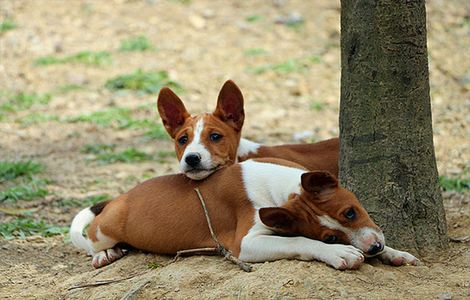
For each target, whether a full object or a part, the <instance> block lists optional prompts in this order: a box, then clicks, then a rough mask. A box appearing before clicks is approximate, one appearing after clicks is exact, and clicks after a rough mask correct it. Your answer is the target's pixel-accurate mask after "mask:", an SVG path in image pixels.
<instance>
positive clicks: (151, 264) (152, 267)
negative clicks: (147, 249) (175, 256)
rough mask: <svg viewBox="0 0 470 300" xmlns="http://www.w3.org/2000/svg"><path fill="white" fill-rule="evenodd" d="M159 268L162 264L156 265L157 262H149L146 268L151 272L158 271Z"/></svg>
mask: <svg viewBox="0 0 470 300" xmlns="http://www.w3.org/2000/svg"><path fill="white" fill-rule="evenodd" d="M161 267H163V265H162V264H159V263H157V262H149V263H148V264H147V268H149V269H152V270H153V269H158V268H161Z"/></svg>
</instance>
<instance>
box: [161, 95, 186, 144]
mask: <svg viewBox="0 0 470 300" xmlns="http://www.w3.org/2000/svg"><path fill="white" fill-rule="evenodd" d="M157 107H158V112H159V113H160V117H161V118H162V121H163V125H164V126H165V129H166V131H168V133H169V134H170V136H171V137H172V138H175V135H176V133H177V132H178V129H180V127H181V126H182V125H183V124H184V122H185V120H186V118H189V117H190V116H191V115H190V114H189V113H188V111H187V110H186V108H185V107H184V104H183V102H182V101H181V99H180V98H178V96H176V94H175V93H173V91H172V90H170V89H169V88H167V87H164V88H162V89H161V90H160V94H159V95H158V102H157Z"/></svg>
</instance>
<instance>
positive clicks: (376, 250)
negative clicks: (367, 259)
mask: <svg viewBox="0 0 470 300" xmlns="http://www.w3.org/2000/svg"><path fill="white" fill-rule="evenodd" d="M383 249H384V246H383V245H382V244H381V243H379V242H376V243H374V244H373V245H372V246H370V248H369V250H368V251H367V254H369V255H375V254H377V253H379V252H380V251H382V250H383Z"/></svg>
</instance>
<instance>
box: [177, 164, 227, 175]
mask: <svg viewBox="0 0 470 300" xmlns="http://www.w3.org/2000/svg"><path fill="white" fill-rule="evenodd" d="M220 168H222V165H217V166H215V167H213V168H210V169H202V168H192V169H189V170H186V171H185V173H193V174H197V173H201V172H215V171H217V170H219V169H220Z"/></svg>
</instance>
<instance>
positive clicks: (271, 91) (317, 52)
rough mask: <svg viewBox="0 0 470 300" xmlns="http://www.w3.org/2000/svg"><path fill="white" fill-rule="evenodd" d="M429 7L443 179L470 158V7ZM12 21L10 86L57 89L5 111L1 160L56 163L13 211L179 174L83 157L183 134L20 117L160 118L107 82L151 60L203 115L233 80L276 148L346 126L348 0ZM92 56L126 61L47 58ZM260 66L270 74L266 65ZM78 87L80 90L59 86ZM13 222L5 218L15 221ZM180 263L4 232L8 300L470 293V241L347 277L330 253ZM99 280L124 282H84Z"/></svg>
mask: <svg viewBox="0 0 470 300" xmlns="http://www.w3.org/2000/svg"><path fill="white" fill-rule="evenodd" d="M427 10H428V24H429V28H428V31H429V42H428V45H429V57H430V72H431V92H432V100H433V103H432V105H433V113H434V115H433V118H434V119H433V122H434V131H435V146H436V156H437V163H438V167H439V171H440V174H442V175H448V176H455V175H457V174H462V173H464V172H468V168H469V166H470V164H469V162H470V140H469V137H470V132H469V121H470V119H469V116H470V97H469V96H470V93H469V89H470V73H469V69H470V52H469V51H468V49H470V38H469V36H470V25H469V18H470V3H469V2H468V1H466V0H452V1H443V0H440V1H439V0H433V1H428V3H427ZM292 12H297V13H299V14H300V15H301V16H302V17H303V18H304V20H305V22H304V23H303V24H301V25H299V26H296V27H295V26H294V27H289V26H285V25H283V24H276V23H275V21H276V19H277V18H278V17H279V16H286V15H289V14H290V13H292ZM294 15H295V14H294ZM0 18H3V19H6V18H8V19H12V20H14V22H15V23H16V24H17V28H15V29H13V30H10V31H5V32H0V91H1V92H10V93H12V92H37V93H53V97H52V100H51V101H50V102H49V104H47V105H33V106H32V107H31V108H29V109H26V110H24V111H19V112H13V113H9V114H7V115H6V116H4V119H3V120H2V121H0V160H15V159H33V160H35V161H38V162H41V163H43V164H44V165H45V166H46V170H45V172H44V173H42V174H40V175H39V176H40V177H41V178H47V179H49V180H50V182H49V183H48V185H47V189H48V190H49V192H50V194H49V195H48V196H46V197H45V198H43V199H39V200H34V201H29V202H27V201H18V202H16V203H10V204H8V203H7V204H2V205H3V207H7V208H13V207H14V208H18V207H20V208H33V209H38V210H37V211H36V213H35V216H36V217H38V218H43V219H45V220H46V221H47V222H50V223H53V224H59V225H68V224H69V223H70V222H71V220H72V218H73V216H74V214H76V213H77V212H78V211H79V210H80V207H67V206H58V205H54V203H57V202H58V201H60V200H61V199H69V198H74V199H85V198H86V197H87V196H93V195H98V194H104V193H107V194H109V195H111V196H117V195H119V194H120V193H122V192H124V191H126V190H128V189H129V188H131V187H132V186H134V185H135V184H136V183H138V182H140V181H142V180H144V179H145V178H148V177H149V176H155V175H161V174H166V173H170V172H176V171H177V168H176V163H175V159H173V158H172V157H169V158H167V159H164V160H163V161H147V162H141V163H114V164H107V165H102V164H98V163H96V162H90V161H89V159H88V158H89V154H86V153H83V151H82V149H83V147H84V146H85V145H87V144H98V143H104V144H116V145H117V148H118V149H125V148H128V147H135V148H137V149H139V150H144V151H147V152H149V153H156V152H158V151H171V150H172V143H171V142H170V141H169V140H152V139H148V138H146V137H145V136H144V132H143V130H141V129H118V128H116V127H112V126H111V127H101V126H98V125H96V124H92V123H86V122H79V123H70V122H65V121H54V120H52V121H44V122H36V123H31V124H28V123H24V122H18V121H17V120H19V119H21V118H23V117H26V116H28V115H29V114H32V113H39V114H49V115H55V116H58V117H59V118H60V119H61V120H66V119H67V118H69V117H73V116H77V115H80V114H83V113H90V112H94V111H99V110H102V109H106V108H109V107H126V108H130V109H133V110H134V109H136V110H138V111H139V112H138V114H139V117H144V118H147V119H151V120H156V119H158V116H157V114H156V107H155V103H156V95H155V94H153V95H144V94H138V93H132V92H117V93H116V92H111V91H109V90H107V89H105V88H104V87H103V86H104V84H105V82H106V80H108V79H110V78H112V77H114V76H117V75H121V74H126V73H131V72H133V71H134V70H136V69H139V68H140V69H143V70H166V71H168V72H169V74H170V78H171V79H172V80H175V81H177V82H179V83H180V84H181V85H182V86H183V87H184V89H185V93H184V94H182V98H183V100H184V101H185V103H186V104H187V107H188V108H189V109H190V110H191V111H193V112H201V111H207V110H212V109H213V108H214V106H215V101H216V96H217V93H218V90H219V88H220V87H221V85H222V83H223V82H224V81H225V80H226V79H229V78H231V79H233V80H235V81H236V82H237V84H238V85H239V86H240V87H241V89H242V91H243V92H244V95H245V99H246V100H245V101H246V102H245V107H246V114H247V116H246V123H245V127H244V136H245V137H248V138H252V139H254V140H257V141H260V142H266V143H272V144H274V143H276V144H277V143H286V142H293V141H297V140H296V139H295V137H296V134H297V135H298V134H299V133H302V132H304V131H307V134H306V135H305V136H307V138H306V140H321V139H326V138H329V137H332V136H337V135H338V122H337V119H338V101H339V100H338V99H339V76H340V60H339V57H340V56H339V54H340V49H339V3H337V2H336V1H329V0H322V1H208V0H198V1H196V0H193V1H183V0H180V1H178V0H173V1H166V0H153V1H150V0H148V1H143V0H142V1H139V0H134V1H131V0H129V1H125V0H114V1H92V0H88V1H85V0H83V1H78V0H77V1H75V0H73V1H72V0H69V1H54V0H40V1H37V0H36V1H34V0H30V1H24V0H15V1H13V0H12V1H8V0H0ZM0 21H2V19H0ZM136 35H145V36H146V37H147V38H148V39H149V40H150V41H151V43H152V44H153V46H154V48H153V49H152V50H150V51H144V52H121V51H119V47H120V44H121V41H122V40H124V39H126V38H129V37H131V36H136ZM254 49H257V50H254ZM260 49H261V50H260ZM80 51H109V52H110V53H111V55H112V61H111V62H110V63H108V64H104V65H100V66H95V65H84V64H80V63H65V64H56V65H48V66H36V65H35V64H34V60H35V59H37V58H38V57H41V56H46V55H55V56H60V57H63V56H66V55H71V54H75V53H77V52H80ZM312 57H314V59H312ZM288 60H295V62H294V63H291V64H293V65H294V66H293V67H292V68H290V69H289V66H287V67H286V66H285V64H284V65H283V66H282V64H283V63H285V62H286V61H288ZM299 61H300V63H298V62H299ZM268 64H270V67H269V66H268V67H266V66H267V65H268ZM276 64H278V67H275V65H276ZM279 64H281V67H279ZM260 66H262V67H264V68H265V69H267V70H266V71H265V72H262V71H259V67H260ZM273 66H274V67H273ZM257 68H258V69H257ZM286 68H287V69H286ZM256 70H258V72H256ZM70 85H79V86H81V88H80V89H73V90H70V91H68V92H62V93H57V92H53V91H57V90H58V89H59V88H60V87H64V86H70ZM1 97H2V96H1V94H0V101H4V99H2V98H1ZM138 107H144V109H138ZM3 188H4V187H3V186H1V185H0V189H3ZM445 207H446V213H447V221H448V228H449V235H450V236H451V237H461V236H465V235H468V234H469V232H470V200H469V195H468V193H466V194H462V193H455V192H452V193H446V194H445ZM12 218H14V216H11V215H9V214H3V213H1V212H0V219H1V220H2V222H7V221H9V220H11V219H12ZM170 260H171V258H169V257H164V256H158V255H151V254H144V253H132V254H130V255H128V256H127V257H125V258H123V259H121V260H120V261H118V262H116V263H114V264H112V265H110V266H108V267H105V268H103V269H100V270H93V269H92V267H91V264H90V258H89V257H86V256H85V254H84V253H83V252H80V251H77V250H76V249H74V248H73V246H72V245H71V244H70V242H67V241H66V240H65V241H64V238H63V237H58V236H56V237H50V238H43V237H29V238H27V239H25V240H20V239H14V240H11V241H6V240H2V239H1V238H0V274H1V275H0V298H4V299H23V298H24V299H54V298H61V299H62V298H63V299H120V298H123V299H131V298H142V299H147V298H148V299H186V298H195V299H205V298H208V299H214V298H217V299H219V298H228V299H232V298H234V299H235V298H236V299H240V298H241V299H251V298H258V299H265V298H274V299H302V298H303V299H331V298H348V299H439V298H441V299H469V298H470V246H469V243H468V242H462V243H451V244H450V248H449V249H448V250H447V251H445V252H443V253H435V254H434V255H431V256H429V257H423V258H422V262H423V263H422V265H421V266H418V267H411V266H407V267H400V268H394V267H390V266H384V265H381V264H380V263H377V262H372V263H371V264H365V265H364V266H362V267H361V268H360V269H359V270H357V271H344V272H339V271H335V270H333V269H332V268H329V267H327V266H326V265H324V264H322V263H318V262H300V261H287V260H283V261H277V262H269V263H263V264H255V271H254V272H252V273H249V274H248V273H243V272H242V271H240V270H239V269H238V268H237V267H236V266H234V265H231V264H230V263H228V262H224V261H222V260H221V259H220V258H218V257H191V258H184V259H181V260H179V261H177V262H175V263H171V264H169V262H170ZM101 280H116V281H115V282H112V283H110V284H107V285H103V286H89V287H84V288H76V289H70V288H71V287H73V286H75V285H76V284H86V283H96V282H99V281H101ZM126 297H127V298H126Z"/></svg>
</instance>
